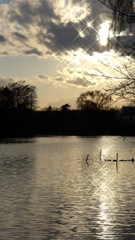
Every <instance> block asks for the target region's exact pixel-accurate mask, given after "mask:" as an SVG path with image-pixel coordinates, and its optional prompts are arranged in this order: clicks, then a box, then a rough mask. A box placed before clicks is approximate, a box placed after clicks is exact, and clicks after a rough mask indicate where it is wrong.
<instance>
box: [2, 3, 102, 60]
mask: <svg viewBox="0 0 135 240" xmlns="http://www.w3.org/2000/svg"><path fill="white" fill-rule="evenodd" d="M93 6H94V7H96V11H97V13H98V16H97V17H98V20H99V19H100V14H99V8H98V4H97V1H96V2H95V3H94V4H93V1H92V0H91V1H86V0H80V1H73V2H72V6H65V1H64V0H63V1H62V0H58V1H52V0H39V1H37V0H35V1H31V0H24V1H18V0H14V1H11V2H10V4H3V5H2V10H1V14H2V15H1V16H0V34H1V35H0V36H1V37H0V42H3V43H5V41H6V39H8V43H7V45H6V46H5V49H4V48H3V52H4V51H6V49H7V48H8V51H9V54H10V55H20V54H25V55H27V54H28V55H30V54H34V55H37V56H39V57H41V56H44V57H46V56H47V55H48V54H51V55H52V54H53V55H57V56H58V55H62V54H65V53H66V54H67V52H69V51H70V50H71V49H73V50H74V49H75V50H76V49H78V48H82V49H88V48H89V49H90V50H91V51H93V49H97V50H98V48H99V46H98V42H97V29H96V28H97V24H98V25H99V22H98V21H97V19H93V17H94V18H95V15H96V13H95V15H93ZM101 10H102V9H100V12H101ZM89 21H92V24H93V27H91V28H90V27H88V22H89ZM83 36H84V37H83ZM91 46H92V47H91ZM39 49H40V50H39Z"/></svg>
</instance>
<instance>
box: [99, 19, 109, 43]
mask: <svg viewBox="0 0 135 240" xmlns="http://www.w3.org/2000/svg"><path fill="white" fill-rule="evenodd" d="M98 34H99V39H100V44H101V45H102V46H106V45H107V42H108V37H109V21H105V22H104V23H102V24H101V28H100V30H99V32H98Z"/></svg>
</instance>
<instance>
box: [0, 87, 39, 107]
mask: <svg viewBox="0 0 135 240" xmlns="http://www.w3.org/2000/svg"><path fill="white" fill-rule="evenodd" d="M0 108H1V109H3V110H13V109H14V110H26V109H31V110H36V108H37V93H36V87H35V86H32V85H29V84H25V83H24V82H15V83H12V84H9V85H8V86H6V87H1V88H0Z"/></svg>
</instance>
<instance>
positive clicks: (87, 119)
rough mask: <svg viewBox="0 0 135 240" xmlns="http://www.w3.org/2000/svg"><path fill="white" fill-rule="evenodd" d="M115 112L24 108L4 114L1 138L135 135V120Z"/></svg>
mask: <svg viewBox="0 0 135 240" xmlns="http://www.w3.org/2000/svg"><path fill="white" fill-rule="evenodd" d="M117 115H118V112H117V111H115V110H112V111H90V110H88V111H80V110H70V111H65V112H62V111H36V112H34V111H22V112H18V111H15V112H1V113H0V137H34V136H47V135H50V136H51V135H58V136H59V135H62V136H63V135H64V136H72V135H76V136H100V135H119V136H135V123H134V122H132V123H131V122H128V121H126V122H123V121H121V120H120V119H119V118H118V117H117Z"/></svg>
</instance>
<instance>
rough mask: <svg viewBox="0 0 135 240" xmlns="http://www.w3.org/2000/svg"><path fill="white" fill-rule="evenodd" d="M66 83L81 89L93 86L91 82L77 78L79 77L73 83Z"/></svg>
mask: <svg viewBox="0 0 135 240" xmlns="http://www.w3.org/2000/svg"><path fill="white" fill-rule="evenodd" d="M67 83H70V84H73V85H77V86H81V87H89V86H91V85H95V83H94V82H93V83H92V82H90V81H88V80H87V79H85V78H79V77H78V78H76V79H75V80H73V81H67Z"/></svg>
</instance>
